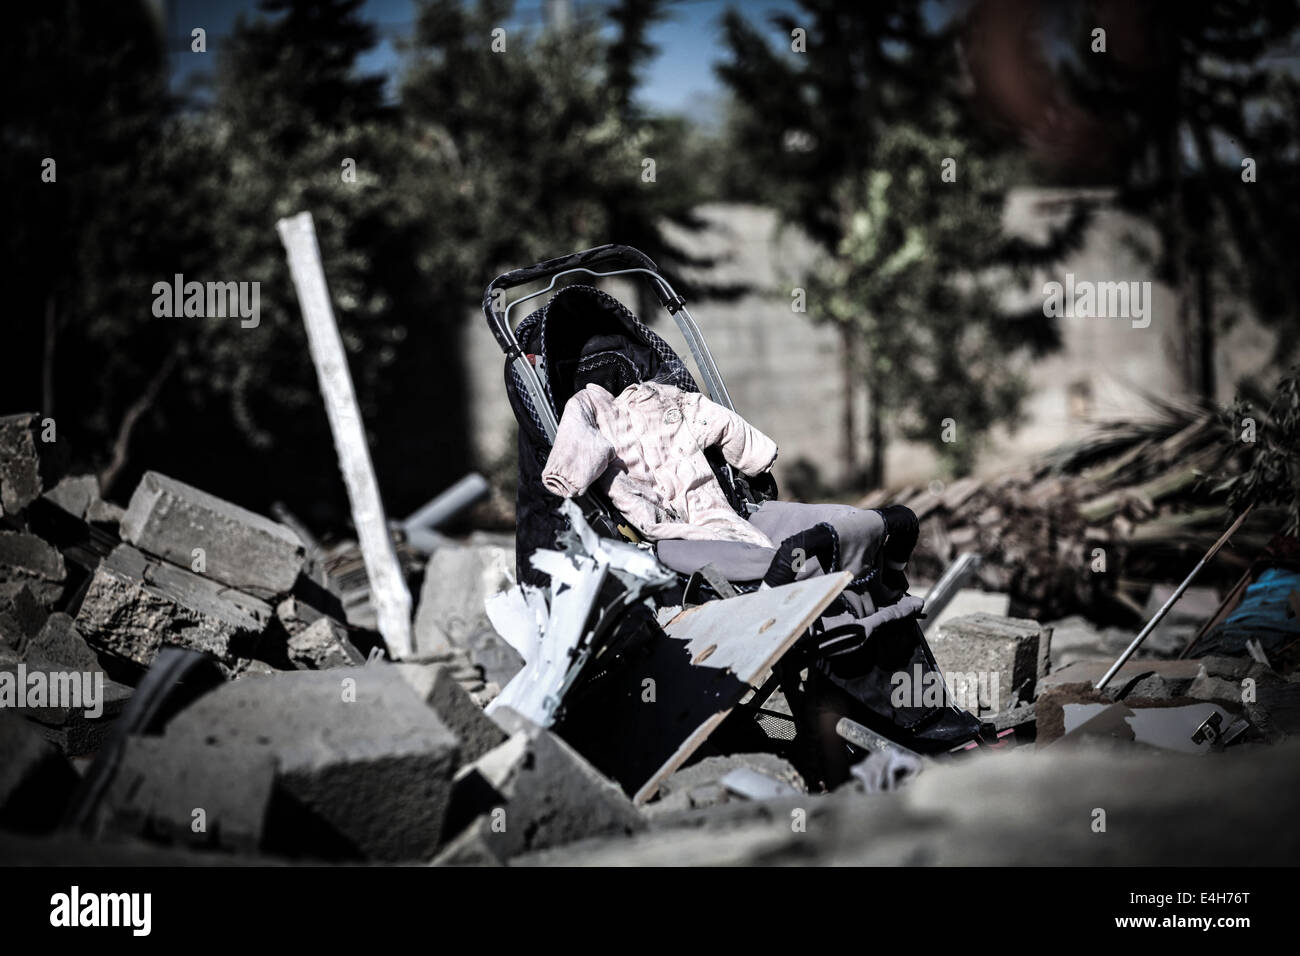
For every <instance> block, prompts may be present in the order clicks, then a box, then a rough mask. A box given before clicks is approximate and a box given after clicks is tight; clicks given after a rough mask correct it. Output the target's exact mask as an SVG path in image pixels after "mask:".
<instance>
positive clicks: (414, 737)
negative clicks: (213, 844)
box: [164, 664, 458, 860]
mask: <svg viewBox="0 0 1300 956" xmlns="http://www.w3.org/2000/svg"><path fill="white" fill-rule="evenodd" d="M164 739H165V740H167V742H168V744H169V745H171V746H174V747H175V748H177V749H176V750H175V751H173V752H175V753H177V754H185V753H187V754H188V757H187V759H190V760H197V761H202V760H203V759H204V754H206V753H207V752H208V751H209V749H210V748H212V747H228V748H232V749H234V750H238V751H243V752H254V753H257V752H261V753H265V754H269V755H271V756H274V757H275V759H276V761H277V765H278V770H277V775H276V797H275V801H274V803H275V805H276V806H275V807H274V808H273V812H272V819H271V820H270V822H268V826H267V832H266V834H265V838H266V841H267V843H268V849H271V850H273V851H274V852H281V853H290V854H310V855H313V856H322V855H329V856H342V857H347V856H354V857H357V856H359V857H364V858H369V859H377V860H411V859H425V860H427V859H429V858H431V857H432V856H433V853H434V850H435V849H436V848H437V847H438V845H439V844H440V843H441V842H442V833H443V823H444V818H445V815H446V809H447V804H448V800H449V797H450V792H451V777H452V773H453V772H454V770H455V767H456V763H457V750H458V746H457V740H456V736H455V734H453V733H452V732H451V731H450V730H448V729H447V727H446V725H445V724H444V723H443V722H442V721H441V720H440V719H439V718H438V715H437V714H435V713H434V712H433V711H432V710H431V709H430V708H429V707H427V706H426V705H425V704H424V702H423V701H422V700H420V699H419V697H417V696H416V694H415V692H414V691H412V690H411V688H410V686H409V685H408V684H407V683H406V681H405V680H404V679H403V678H402V676H401V675H400V674H399V673H398V672H397V670H396V668H394V667H392V666H391V665H387V664H371V665H368V666H366V667H353V668H340V669H336V670H330V671H289V672H286V673H282V674H278V675H276V676H274V677H271V678H266V679H262V680H241V681H235V682H233V683H229V684H223V685H222V686H220V687H218V688H216V689H215V690H214V691H212V692H211V693H209V694H207V695H205V696H204V697H202V698H200V699H199V700H198V701H196V702H195V703H194V704H193V705H192V706H190V707H189V708H188V709H186V710H185V711H183V712H182V713H181V714H179V715H178V716H177V717H176V718H175V719H173V720H172V722H171V723H170V724H169V725H168V727H167V729H166V732H165V735H164Z"/></svg>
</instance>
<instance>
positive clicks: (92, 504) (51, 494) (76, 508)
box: [41, 475, 126, 533]
mask: <svg viewBox="0 0 1300 956" xmlns="http://www.w3.org/2000/svg"><path fill="white" fill-rule="evenodd" d="M41 497H42V498H43V499H44V500H46V501H48V502H50V503H51V504H53V505H56V506H57V507H59V508H60V509H62V510H63V511H64V512H66V513H67V514H69V515H71V516H72V517H74V518H76V519H78V520H79V521H85V522H88V523H89V524H94V525H99V526H100V527H102V528H106V529H108V530H111V531H113V532H114V533H116V532H117V530H118V526H119V524H120V523H121V521H122V516H123V515H124V514H126V512H125V511H123V510H122V509H121V508H119V507H118V506H117V505H115V504H112V503H111V502H108V501H105V500H104V499H103V498H101V497H100V496H99V480H98V479H97V478H96V477H95V476H94V475H69V476H68V477H66V478H64V479H62V480H61V481H60V482H59V483H58V484H57V485H55V486H54V487H53V488H51V489H50V490H49V491H47V492H45V494H44V495H42V496H41Z"/></svg>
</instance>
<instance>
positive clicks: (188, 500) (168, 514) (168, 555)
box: [121, 471, 306, 596]
mask: <svg viewBox="0 0 1300 956" xmlns="http://www.w3.org/2000/svg"><path fill="white" fill-rule="evenodd" d="M121 533H122V538H123V540H125V541H127V542H129V543H131V544H133V545H135V546H136V547H138V548H140V549H141V550H143V551H147V552H148V553H150V554H152V555H156V556H157V557H160V558H164V559H166V560H167V561H170V562H172V563H173V564H177V565H179V566H180V567H183V568H193V567H194V560H195V559H194V550H195V549H196V548H201V549H203V562H204V567H203V570H202V572H201V573H202V574H203V575H204V576H205V577H209V578H212V579H213V580H214V581H220V582H221V583H222V584H227V585H229V586H230V587H233V588H239V589H240V590H243V591H247V592H249V593H251V594H256V595H259V596H270V595H275V594H282V593H284V592H287V591H288V590H289V589H290V588H292V587H293V583H294V581H295V580H297V578H298V572H299V571H300V570H302V565H303V561H304V559H305V557H306V549H305V548H304V546H303V543H302V541H301V540H300V539H299V537H298V536H297V535H296V534H294V532H293V531H292V530H291V529H289V528H287V527H286V526H284V525H282V524H279V523H278V522H275V521H272V520H271V519H269V518H264V517H263V516H261V515H259V514H254V513H253V512H251V511H248V510H247V509H245V508H240V507H239V506H237V505H233V504H231V503H230V502H228V501H222V500H221V499H220V498H217V497H215V496H213V495H210V494H207V493H206V492H203V491H200V490H199V489H197V488H193V487H191V486H190V485H187V484H184V483H183V482H180V481H177V480H175V479H174V478H168V477H167V476H165V475H160V474H158V473H157V472H154V471H149V472H145V475H144V477H143V478H142V479H141V480H140V484H139V486H138V487H137V488H136V489H135V493H134V494H133V495H132V496H131V503H130V505H129V506H128V507H127V510H126V514H125V516H123V518H122V523H121Z"/></svg>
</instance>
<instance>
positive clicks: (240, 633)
mask: <svg viewBox="0 0 1300 956" xmlns="http://www.w3.org/2000/svg"><path fill="white" fill-rule="evenodd" d="M271 615H272V611H271V607H270V605H268V604H266V603H264V602H263V601H260V600H258V599H257V598H255V597H252V596H250V595H247V594H243V593H241V592H239V591H236V590H233V589H231V588H229V587H226V586H224V585H222V584H221V583H219V582H218V581H215V580H212V579H211V578H209V577H206V576H204V575H200V574H193V573H191V572H189V571H186V570H184V569H182V568H178V567H176V566H174V565H171V564H167V563H165V562H156V561H151V560H150V559H148V558H146V557H145V555H144V554H143V553H142V552H140V551H138V550H136V549H135V548H133V547H131V546H129V545H125V544H124V545H119V546H118V547H116V548H114V549H113V552H112V553H111V554H110V555H109V556H108V557H107V558H105V559H104V560H103V561H101V562H100V564H99V566H98V567H97V568H96V569H95V574H94V576H93V577H92V578H91V581H90V586H89V589H88V590H87V592H86V596H85V598H84V599H83V600H82V602H81V608H80V610H79V611H78V612H77V618H76V626H77V630H78V631H80V632H81V634H82V635H83V636H84V637H85V639H86V640H87V641H88V642H90V644H91V645H93V646H95V647H100V648H104V649H105V650H108V651H111V652H113V653H115V654H119V655H121V656H123V657H126V658H129V659H130V660H133V661H135V662H136V663H138V664H143V665H145V666H148V665H149V664H151V663H152V662H153V659H154V656H155V655H156V654H157V653H158V649H159V648H160V647H162V646H163V645H171V646H176V647H189V648H193V649H195V650H200V651H207V652H208V653H211V654H213V655H214V656H215V657H216V658H217V659H218V660H219V661H220V662H221V663H222V664H223V666H225V667H227V668H228V667H230V666H232V665H234V664H235V663H236V662H237V661H238V660H239V659H241V658H245V657H251V656H253V654H254V652H255V650H256V646H257V643H258V639H259V637H260V635H261V634H262V632H263V631H264V630H265V628H266V626H267V624H268V622H269V621H270V619H271Z"/></svg>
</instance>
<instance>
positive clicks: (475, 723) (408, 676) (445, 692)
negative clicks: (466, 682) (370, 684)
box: [396, 664, 506, 763]
mask: <svg viewBox="0 0 1300 956" xmlns="http://www.w3.org/2000/svg"><path fill="white" fill-rule="evenodd" d="M396 666H397V670H398V672H399V673H400V674H401V675H402V677H403V678H404V679H405V680H406V682H407V683H408V684H410V685H411V687H412V689H414V691H415V692H416V693H417V694H418V695H419V696H420V699H421V700H423V701H424V702H425V703H426V704H428V705H429V706H430V707H432V708H433V709H434V711H435V712H436V713H437V715H438V716H439V717H441V718H442V722H443V723H444V724H446V725H447V726H448V727H450V728H451V730H452V732H454V733H455V734H456V737H457V738H458V739H459V740H460V759H461V760H462V761H463V762H465V763H469V762H472V761H474V760H477V759H478V758H479V757H481V756H483V755H484V754H485V753H487V752H488V751H489V750H491V749H493V748H494V747H497V746H499V745H500V744H502V743H504V742H505V739H506V735H505V733H504V732H502V730H501V728H500V727H498V726H497V725H496V724H495V723H494V722H493V721H492V718H490V717H488V715H487V714H485V713H483V708H481V707H479V705H478V704H476V703H474V701H473V700H471V699H470V696H469V694H468V693H466V692H465V689H464V688H463V687H461V686H460V684H459V682H457V680H456V678H455V676H454V675H453V673H452V669H451V668H449V667H447V666H445V665H443V664H398V665H396Z"/></svg>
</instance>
